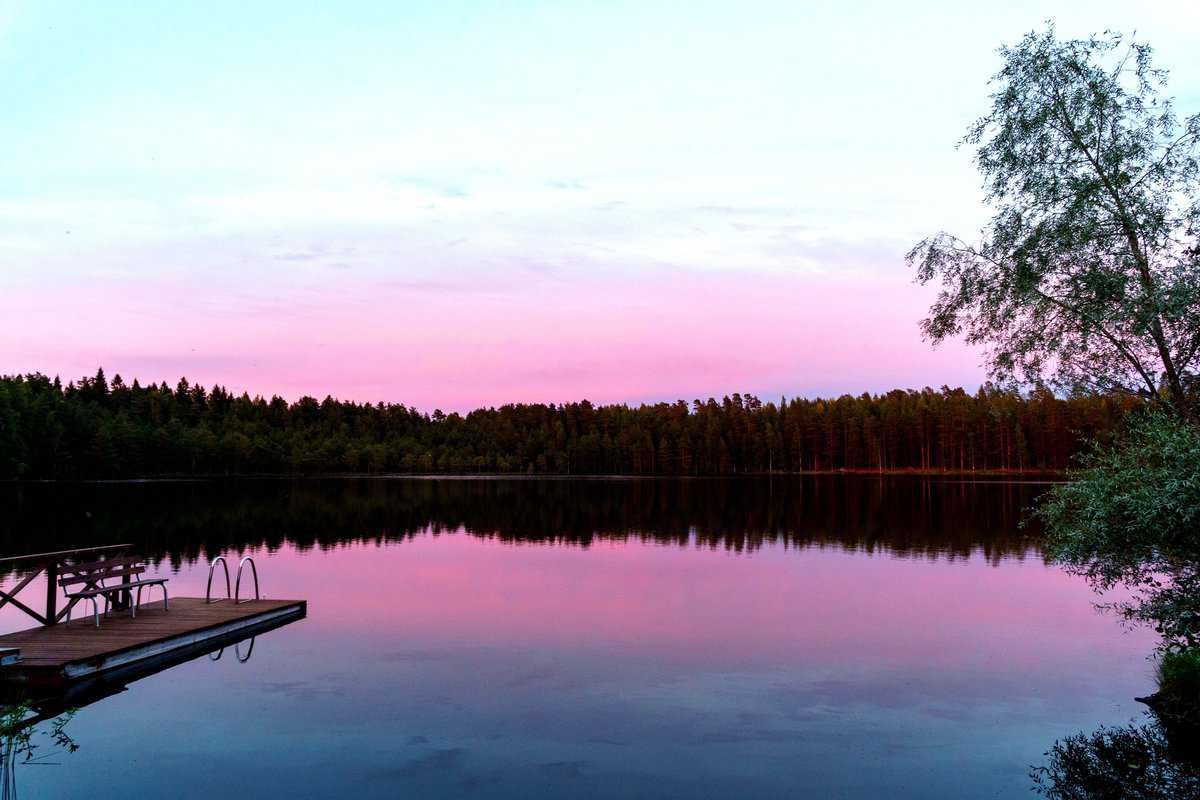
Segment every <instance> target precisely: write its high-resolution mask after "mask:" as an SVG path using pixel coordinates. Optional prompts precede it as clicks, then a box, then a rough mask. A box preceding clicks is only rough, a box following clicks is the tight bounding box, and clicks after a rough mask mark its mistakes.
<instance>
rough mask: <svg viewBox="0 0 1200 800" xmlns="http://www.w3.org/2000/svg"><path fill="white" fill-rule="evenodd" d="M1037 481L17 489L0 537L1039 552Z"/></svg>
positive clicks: (49, 542) (168, 548)
mask: <svg viewBox="0 0 1200 800" xmlns="http://www.w3.org/2000/svg"><path fill="white" fill-rule="evenodd" d="M1037 489H1038V487H1036V486H1031V485H1025V484H974V483H964V482H953V481H939V480H936V479H923V478H897V479H874V478H860V477H851V476H832V477H792V478H775V479H767V478H746V479H734V480H722V479H698V480H669V479H668V480H655V479H646V480H586V479H585V480H469V479H467V480H419V479H416V480H414V479H377V480H371V479H332V480H298V481H288V480H248V481H232V482H199V481H197V482H164V483H143V484H63V485H15V486H14V485H10V486H9V487H5V488H3V489H0V495H6V496H7V497H6V500H7V502H6V504H5V505H6V507H7V508H9V509H12V511H10V513H9V514H8V515H6V516H4V517H3V518H2V519H0V548H2V549H3V550H4V551H7V552H12V553H19V552H28V551H36V550H51V549H58V548H59V547H68V546H82V545H84V544H90V543H93V542H115V541H129V542H133V543H135V544H136V546H137V547H138V548H139V549H140V550H141V551H143V552H145V553H146V554H147V555H151V556H157V557H163V558H168V559H170V560H171V561H172V562H173V563H176V564H178V563H180V562H181V561H190V560H193V559H196V558H199V557H200V556H201V554H202V553H206V552H215V551H220V550H226V549H230V548H232V549H238V548H242V547H247V546H258V545H265V546H268V547H278V546H280V545H282V544H284V543H290V544H293V545H295V546H297V547H299V548H301V549H305V548H309V547H314V546H316V547H327V546H332V545H335V544H340V543H344V542H348V541H396V540H402V539H405V538H409V537H412V536H414V535H416V534H418V533H422V532H425V531H430V532H433V533H435V534H436V533H440V532H448V531H456V530H459V529H463V530H466V531H467V532H469V533H471V534H472V535H475V536H479V537H485V538H493V537H494V538H498V539H501V540H503V541H513V542H517V541H535V542H550V543H565V544H574V545H580V546H587V545H588V544H589V543H591V542H592V541H594V540H610V539H617V540H623V539H637V540H643V541H654V542H660V543H664V544H677V545H680V546H687V545H691V544H692V543H693V542H694V543H696V544H698V545H701V546H707V547H713V548H727V549H733V550H753V549H756V548H758V547H760V546H762V545H763V544H764V543H783V544H785V545H788V546H795V547H808V546H815V547H837V548H843V549H848V550H855V551H865V552H876V551H883V552H888V553H893V554H898V555H903V556H912V557H948V558H959V557H966V556H968V555H969V554H971V553H972V552H974V551H977V550H982V552H983V553H984V554H985V556H986V557H987V558H988V559H990V560H998V559H999V558H1001V557H1003V556H1019V557H1020V556H1024V555H1027V554H1028V553H1030V551H1031V547H1032V545H1033V543H1034V537H1033V536H1032V535H1031V534H1030V533H1028V532H1023V531H1021V530H1019V529H1018V519H1019V516H1020V511H1021V509H1022V508H1024V507H1025V506H1027V505H1028V504H1029V503H1030V502H1031V500H1032V498H1033V496H1034V493H1035V492H1036V491H1037Z"/></svg>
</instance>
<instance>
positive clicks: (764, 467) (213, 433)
mask: <svg viewBox="0 0 1200 800" xmlns="http://www.w3.org/2000/svg"><path fill="white" fill-rule="evenodd" d="M1137 405H1139V401H1137V400H1135V399H1132V398H1129V397H1127V396H1121V395H1088V396H1080V397H1075V398H1068V399H1063V398H1059V397H1056V396H1055V395H1053V394H1052V393H1051V392H1049V391H1047V390H1044V389H1043V390H1038V391H1034V392H1033V393H1031V394H1029V395H1028V396H1027V397H1026V396H1022V395H1020V394H1017V393H1014V392H1009V391H1001V390H998V389H996V388H994V387H992V386H984V387H983V388H981V389H980V390H979V391H978V392H976V393H975V394H969V393H967V392H965V391H963V390H962V389H949V388H946V387H943V388H942V389H940V390H937V391H935V390H932V389H928V388H927V389H923V390H921V391H911V390H910V391H901V390H895V391H891V392H888V393H887V394H882V395H869V394H863V395H860V396H857V397H854V396H850V395H844V396H842V397H838V398H835V399H815V400H809V399H791V400H781V401H780V402H779V403H774V402H767V403H763V402H761V401H760V400H759V399H758V398H755V397H753V396H750V395H745V396H743V395H739V394H734V395H732V396H731V397H725V398H723V399H722V400H721V401H719V402H718V401H717V400H714V399H709V400H707V401H705V402H701V401H699V400H696V401H693V402H692V403H691V404H690V405H689V404H688V403H686V402H684V401H682V400H680V401H677V402H675V403H657V404H653V405H641V406H636V407H630V406H626V405H609V406H593V405H592V404H591V403H589V402H587V401H582V402H578V403H568V404H562V405H552V404H551V405H542V404H532V405H524V404H522V405H506V406H502V407H500V408H489V409H480V410H476V411H472V412H470V413H468V414H466V415H460V414H457V413H453V414H449V415H446V414H443V413H442V412H441V411H435V412H434V413H433V414H432V415H430V414H425V413H422V412H419V411H417V410H415V409H412V408H408V407H406V406H404V405H392V404H383V403H378V404H374V405H373V404H370V403H354V402H346V401H338V400H334V399H332V398H329V397H327V398H326V399H325V400H324V401H318V400H316V399H315V398H312V397H304V398H301V399H300V400H298V401H296V402H294V403H288V402H287V401H285V400H283V399H282V398H279V397H273V398H271V399H270V400H267V399H264V398H262V397H255V398H251V397H250V396H249V395H247V394H242V395H240V396H234V395H233V394H231V393H230V392H228V391H226V390H225V389H223V388H222V387H220V386H214V387H212V388H211V389H205V388H204V387H202V386H199V385H192V384H190V383H189V382H188V381H187V380H181V381H179V383H178V385H177V386H176V387H175V388H174V389H172V388H170V387H169V386H168V385H167V384H166V383H162V384H159V385H155V384H150V385H148V386H141V385H140V384H139V383H138V382H137V381H134V382H133V384H132V385H127V384H126V383H125V382H124V381H123V380H122V379H121V378H120V376H116V377H114V378H113V380H112V382H111V385H110V383H109V382H108V380H107V378H106V377H105V375H104V372H103V370H101V371H99V372H98V373H97V374H96V376H95V377H94V378H85V379H82V380H79V381H76V382H71V383H68V384H66V385H65V386H64V385H62V384H61V382H60V381H59V380H58V379H57V378H55V379H50V378H48V377H46V376H44V375H37V374H34V375H26V376H6V377H0V478H2V479H12V478H27V479H78V478H128V477H140V476H153V475H237V474H317V473H384V472H392V473H534V474H579V475H590V474H591V475H594V474H630V475H732V474H745V473H763V472H797V471H827V470H842V469H848V470H880V471H887V470H930V471H939V470H945V471H983V470H1013V471H1023V470H1024V471H1041V470H1054V471H1058V470H1062V469H1064V468H1066V467H1067V466H1068V465H1069V462H1070V460H1071V457H1072V456H1073V454H1075V453H1076V452H1077V451H1078V450H1079V449H1080V448H1081V446H1082V443H1083V442H1084V441H1085V440H1088V439H1091V438H1096V437H1100V438H1104V437H1105V436H1107V435H1108V433H1110V432H1111V431H1113V430H1115V429H1116V427H1117V426H1118V424H1119V423H1120V421H1121V420H1122V419H1123V417H1124V416H1125V415H1126V414H1127V413H1128V411H1129V410H1130V409H1131V408H1133V407H1135V406H1137Z"/></svg>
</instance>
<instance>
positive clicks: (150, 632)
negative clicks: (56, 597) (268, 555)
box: [0, 597, 308, 683]
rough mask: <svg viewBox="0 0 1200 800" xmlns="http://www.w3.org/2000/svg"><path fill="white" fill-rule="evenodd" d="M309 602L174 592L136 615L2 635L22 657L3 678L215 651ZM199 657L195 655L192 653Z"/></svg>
mask: <svg viewBox="0 0 1200 800" xmlns="http://www.w3.org/2000/svg"><path fill="white" fill-rule="evenodd" d="M307 610H308V609H307V603H306V602H305V601H303V600H247V601H243V602H241V603H235V602H233V601H232V600H220V601H217V602H212V603H207V602H205V600H204V599H203V598H200V597H172V598H171V602H170V610H169V611H167V610H164V609H163V607H162V604H161V603H152V604H146V605H143V606H140V607H139V608H138V610H137V616H136V617H129V616H127V615H125V614H120V613H114V614H111V615H109V616H106V617H105V618H104V619H103V624H102V625H101V626H100V627H99V628H96V627H95V626H94V625H92V624H91V620H90V619H86V618H84V619H80V620H77V621H76V622H73V623H71V624H70V625H61V624H60V625H53V626H44V627H40V628H31V629H29V630H24V631H19V632H18V633H10V634H8V635H6V636H0V652H3V650H5V649H8V648H17V649H19V650H20V661H19V662H18V663H16V664H12V665H10V666H5V667H2V668H0V677H3V678H5V679H7V680H12V681H21V682H26V683H57V682H61V681H70V680H76V679H80V678H87V677H91V676H94V675H96V674H98V673H101V672H105V671H108V670H114V669H119V668H122V667H128V666H131V665H134V664H138V663H140V662H144V661H153V660H157V659H162V658H170V656H171V655H172V654H177V653H179V652H180V651H182V650H186V651H190V652H191V653H193V654H194V653H196V652H197V650H211V649H216V648H217V647H220V646H222V645H224V644H227V643H229V642H230V640H231V639H241V638H245V637H247V636H250V635H253V633H255V632H257V631H258V630H263V629H270V628H274V627H277V626H278V625H280V624H284V623H287V622H291V621H294V620H298V619H303V618H304V616H305V615H306V613H307ZM193 657H194V656H193Z"/></svg>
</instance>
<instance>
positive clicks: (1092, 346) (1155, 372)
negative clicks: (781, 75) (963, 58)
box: [907, 27, 1200, 409]
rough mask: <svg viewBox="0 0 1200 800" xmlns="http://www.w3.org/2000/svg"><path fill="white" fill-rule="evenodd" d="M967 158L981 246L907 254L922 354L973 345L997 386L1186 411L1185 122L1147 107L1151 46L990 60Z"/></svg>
mask: <svg viewBox="0 0 1200 800" xmlns="http://www.w3.org/2000/svg"><path fill="white" fill-rule="evenodd" d="M1000 53H1001V55H1002V56H1003V58H1004V67H1003V68H1002V69H1001V71H1000V72H999V73H998V74H997V75H996V76H995V78H994V80H993V85H994V87H995V90H994V92H993V93H992V95H991V100H992V108H991V111H990V112H989V113H988V114H987V115H985V116H984V117H982V118H980V119H979V120H977V121H976V122H975V123H974V124H973V125H972V126H971V127H970V128H969V130H968V132H967V135H966V136H965V137H964V139H963V143H964V144H968V145H971V146H974V147H976V148H977V149H976V157H975V163H976V166H977V167H978V168H979V171H980V174H981V177H982V178H983V185H984V188H985V190H986V191H987V198H988V201H989V202H990V203H991V204H992V206H993V207H994V209H995V214H994V216H993V217H992V220H991V222H990V223H989V225H988V226H987V227H986V228H985V230H984V231H983V235H982V238H981V240H980V241H978V242H975V243H968V242H966V241H964V240H961V239H959V238H957V237H955V236H952V235H950V234H948V233H945V232H942V233H938V234H936V235H934V236H931V237H929V238H927V239H925V240H924V241H922V242H920V243H919V244H917V246H915V247H914V248H913V249H912V250H911V251H910V252H909V254H908V257H907V260H908V263H909V265H910V266H914V267H915V268H916V278H917V281H918V282H920V283H929V282H933V281H936V282H938V283H940V284H941V285H942V287H943V288H942V292H941V293H940V294H939V296H938V299H937V301H936V302H935V303H934V305H933V306H932V307H931V309H930V313H929V316H928V317H927V318H926V319H925V320H924V322H923V323H922V330H923V331H924V333H925V335H926V336H927V337H928V338H929V339H930V340H931V341H933V342H934V343H937V342H940V341H942V340H944V339H946V338H949V337H952V336H960V335H962V336H965V338H966V339H967V341H968V342H972V343H975V344H985V345H987V346H988V352H987V358H988V365H989V367H990V369H991V371H992V374H993V377H994V378H995V379H997V380H999V381H1002V382H1007V381H1014V382H1017V383H1024V384H1026V385H1038V384H1041V383H1042V382H1048V383H1049V384H1050V385H1052V386H1054V387H1056V388H1059V389H1063V390H1067V391H1075V390H1079V389H1081V388H1082V389H1087V390H1092V391H1119V392H1128V393H1135V394H1140V395H1142V396H1145V397H1150V398H1154V399H1156V400H1159V401H1161V402H1164V403H1170V404H1172V405H1174V406H1175V407H1176V408H1180V409H1182V408H1184V407H1186V406H1187V404H1188V402H1189V401H1188V391H1187V387H1188V385H1189V384H1191V383H1193V382H1194V381H1195V378H1196V375H1197V364H1198V363H1200V352H1198V351H1200V245H1198V242H1197V236H1198V235H1200V191H1198V189H1200V167H1198V164H1200V160H1198V158H1197V146H1198V143H1200V115H1197V116H1195V117H1191V118H1189V119H1187V120H1183V121H1182V122H1181V121H1179V120H1178V119H1177V118H1176V116H1175V114H1174V111H1173V109H1172V104H1171V102H1170V100H1167V99H1162V98H1160V97H1159V95H1158V92H1159V91H1160V90H1161V88H1162V87H1163V86H1164V85H1165V73H1164V72H1162V71H1160V70H1156V69H1154V68H1153V67H1152V66H1151V50H1150V48H1149V47H1148V46H1147V45H1145V44H1143V43H1139V42H1126V41H1125V39H1124V38H1123V37H1122V36H1120V35H1119V34H1111V33H1110V34H1106V35H1104V36H1100V37H1092V38H1090V39H1083V40H1074V41H1059V40H1058V39H1057V38H1056V37H1055V33H1054V29H1053V27H1050V28H1048V29H1047V30H1046V31H1044V32H1042V33H1031V34H1029V35H1027V36H1026V37H1025V38H1024V39H1022V40H1021V42H1020V43H1019V44H1017V45H1016V46H1014V47H1005V48H1001V50H1000Z"/></svg>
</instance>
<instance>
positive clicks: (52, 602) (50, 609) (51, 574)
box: [45, 561, 58, 625]
mask: <svg viewBox="0 0 1200 800" xmlns="http://www.w3.org/2000/svg"><path fill="white" fill-rule="evenodd" d="M57 605H58V562H57V561H51V562H50V563H49V564H47V565H46V619H45V624H47V625H54V624H56V623H57V622H58V619H57V618H58V614H57V613H56V611H55V606H57Z"/></svg>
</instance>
